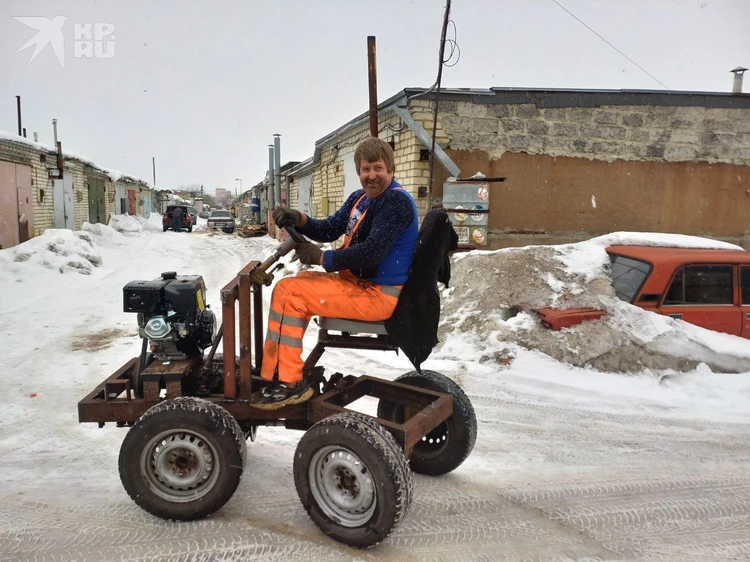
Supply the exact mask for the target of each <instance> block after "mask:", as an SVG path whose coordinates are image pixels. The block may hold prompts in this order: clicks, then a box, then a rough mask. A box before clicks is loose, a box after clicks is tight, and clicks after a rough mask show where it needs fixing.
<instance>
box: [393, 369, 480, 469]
mask: <svg viewBox="0 0 750 562" xmlns="http://www.w3.org/2000/svg"><path fill="white" fill-rule="evenodd" d="M396 382H399V383H401V384H408V385H411V386H416V387H419V388H425V389H427V390H432V391H434V392H442V393H443V394H449V395H450V396H452V397H453V413H452V414H451V416H450V417H449V418H448V419H447V420H445V421H444V422H443V423H441V424H440V425H438V426H437V427H436V428H435V429H433V430H432V431H431V432H430V433H429V434H427V435H425V436H424V437H423V438H422V440H421V441H420V442H419V443H417V444H416V445H415V446H414V449H413V450H412V453H411V457H410V459H409V466H411V469H412V470H413V471H414V472H416V473H418V474H427V475H429V476H440V475H443V474H447V473H449V472H451V471H452V470H455V469H456V468H458V466H459V465H460V464H461V463H462V462H464V460H466V457H468V456H469V453H471V451H472V449H473V448H474V443H476V440H477V417H476V414H475V413H474V407H473V406H472V405H471V402H470V401H469V398H468V397H467V396H466V394H464V391H463V390H461V387H460V386H458V385H457V384H456V383H455V382H453V381H452V380H450V379H449V378H448V377H446V376H445V375H442V374H440V373H437V372H435V371H422V372H421V373H419V372H417V371H411V372H409V373H406V374H404V375H401V376H400V377H398V378H397V379H396ZM378 417H379V418H383V419H385V420H388V421H392V422H395V423H404V407H403V406H401V405H399V404H395V403H393V402H388V401H387V400H385V399H383V400H381V401H380V403H379V404H378Z"/></svg>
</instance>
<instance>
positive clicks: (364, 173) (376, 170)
mask: <svg viewBox="0 0 750 562" xmlns="http://www.w3.org/2000/svg"><path fill="white" fill-rule="evenodd" d="M359 181H360V183H361V184H362V188H363V189H364V190H365V195H367V197H369V198H370V199H373V198H375V197H377V196H378V195H381V194H382V193H383V192H384V191H385V190H386V189H388V186H389V185H391V181H393V172H389V171H388V170H387V168H386V166H385V162H383V161H382V160H376V161H375V162H367V161H366V160H362V162H360V163H359Z"/></svg>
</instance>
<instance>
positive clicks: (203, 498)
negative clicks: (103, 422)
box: [119, 396, 247, 521]
mask: <svg viewBox="0 0 750 562" xmlns="http://www.w3.org/2000/svg"><path fill="white" fill-rule="evenodd" d="M246 456H247V448H246V445H245V438H244V436H243V434H242V430H241V429H240V427H239V425H238V424H237V421H236V420H235V419H234V417H232V415H231V414H229V413H228V412H227V411H226V410H224V409H223V408H222V407H220V406H218V405H216V404H213V403H211V402H209V401H207V400H202V399H200V398H193V397H187V396H181V397H179V398H175V399H174V400H166V401H164V402H161V403H159V404H157V405H156V406H154V407H152V408H151V409H149V410H148V411H147V412H146V413H145V414H143V416H141V418H140V419H139V420H138V421H137V422H136V423H135V425H133V427H132V428H130V431H129V432H128V434H127V435H126V436H125V440H124V441H123V443H122V447H121V448H120V459H119V468H120V480H121V481H122V484H123V486H124V487H125V491H126V492H127V493H128V495H129V496H130V498H131V499H132V500H133V501H134V502H135V503H136V504H138V506H140V507H141V508H142V509H144V510H145V511H147V512H149V513H151V514H152V515H156V516H157V517H161V518H163V519H174V520H178V521H192V520H195V519H201V518H203V517H206V516H208V515H210V514H212V513H213V512H215V511H217V510H218V509H220V508H221V507H222V506H223V505H224V504H225V503H227V501H229V499H230V498H231V497H232V495H233V494H234V492H235V490H236V489H237V486H238V485H239V483H240V479H241V478H242V473H243V472H244V469H245V460H246Z"/></svg>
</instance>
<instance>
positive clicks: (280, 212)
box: [273, 207, 302, 228]
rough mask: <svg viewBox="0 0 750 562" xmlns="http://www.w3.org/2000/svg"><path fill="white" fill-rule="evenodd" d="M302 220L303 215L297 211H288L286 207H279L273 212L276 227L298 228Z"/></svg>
mask: <svg viewBox="0 0 750 562" xmlns="http://www.w3.org/2000/svg"><path fill="white" fill-rule="evenodd" d="M301 220H302V213H300V212H299V211H295V210H294V209H286V208H284V207H277V208H275V209H274V210H273V222H275V223H276V226H278V227H279V228H281V227H282V226H297V223H299V222H300V221H301Z"/></svg>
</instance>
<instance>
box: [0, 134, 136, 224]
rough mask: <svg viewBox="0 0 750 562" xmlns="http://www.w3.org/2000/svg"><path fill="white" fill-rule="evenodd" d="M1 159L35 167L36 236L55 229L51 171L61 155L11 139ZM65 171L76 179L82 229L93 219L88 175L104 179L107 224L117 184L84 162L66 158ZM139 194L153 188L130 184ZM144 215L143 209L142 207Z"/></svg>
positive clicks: (1, 142) (0, 149)
mask: <svg viewBox="0 0 750 562" xmlns="http://www.w3.org/2000/svg"><path fill="white" fill-rule="evenodd" d="M0 160H5V161H8V162H14V163H16V164H25V165H27V166H30V167H31V181H32V187H33V191H34V197H35V200H34V236H39V235H40V234H41V233H42V232H44V231H45V230H47V229H49V228H54V195H53V179H52V178H50V177H49V170H50V169H54V168H56V167H57V154H56V153H55V152H50V151H48V150H46V149H43V148H38V145H31V144H28V143H27V142H14V141H13V140H10V139H0ZM63 165H64V170H65V173H66V174H69V175H71V176H72V178H73V206H74V213H75V227H76V229H81V227H82V226H83V223H84V222H86V221H88V219H89V198H88V181H87V176H88V175H94V176H96V177H102V178H104V187H105V191H106V195H105V214H106V216H107V221H109V217H110V215H111V214H112V213H114V212H115V203H114V200H115V185H114V182H113V181H112V179H111V177H110V176H108V175H107V174H106V173H104V172H102V171H101V170H99V169H97V168H95V167H93V166H91V165H90V164H87V163H84V162H82V161H80V160H77V159H74V158H69V157H65V158H64V161H63ZM129 185H132V187H134V188H135V189H136V191H137V192H142V191H143V190H145V189H150V188H149V187H148V186H147V184H145V183H140V182H135V183H130V184H129ZM138 209H139V213H140V214H142V209H143V207H141V206H139V207H138Z"/></svg>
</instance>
